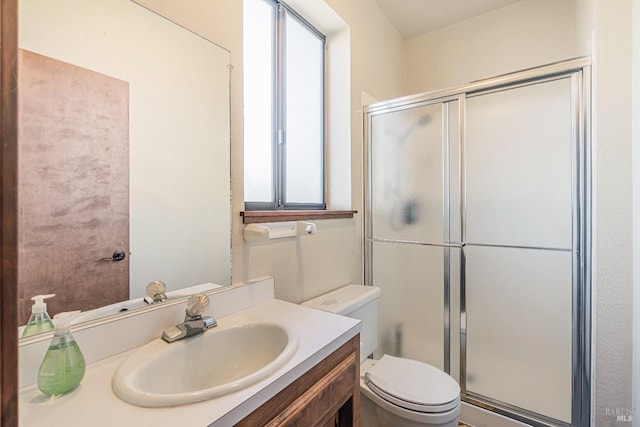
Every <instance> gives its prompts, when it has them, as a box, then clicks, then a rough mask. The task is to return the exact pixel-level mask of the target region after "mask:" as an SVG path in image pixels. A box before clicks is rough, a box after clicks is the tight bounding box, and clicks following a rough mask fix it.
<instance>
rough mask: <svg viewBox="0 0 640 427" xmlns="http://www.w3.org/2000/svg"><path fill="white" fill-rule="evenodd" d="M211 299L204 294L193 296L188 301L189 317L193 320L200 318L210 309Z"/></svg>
mask: <svg viewBox="0 0 640 427" xmlns="http://www.w3.org/2000/svg"><path fill="white" fill-rule="evenodd" d="M209 303H210V301H209V297H208V296H206V295H204V294H196V295H191V296H190V297H189V300H188V301H187V309H186V313H187V317H188V318H191V319H195V318H200V317H202V314H203V313H204V312H205V311H207V310H208V309H209Z"/></svg>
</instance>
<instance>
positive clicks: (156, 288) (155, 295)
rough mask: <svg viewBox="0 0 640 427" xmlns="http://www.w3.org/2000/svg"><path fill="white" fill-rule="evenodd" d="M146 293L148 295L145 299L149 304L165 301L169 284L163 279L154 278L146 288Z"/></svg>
mask: <svg viewBox="0 0 640 427" xmlns="http://www.w3.org/2000/svg"><path fill="white" fill-rule="evenodd" d="M145 293H146V294H147V296H146V297H144V298H143V300H144V302H146V303H147V304H148V305H151V304H157V303H159V302H164V301H166V300H167V285H166V284H165V283H164V282H163V281H162V280H154V281H153V282H149V284H148V285H147V287H146V288H145Z"/></svg>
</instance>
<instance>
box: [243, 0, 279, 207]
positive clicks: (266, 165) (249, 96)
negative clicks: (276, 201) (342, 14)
mask: <svg viewBox="0 0 640 427" xmlns="http://www.w3.org/2000/svg"><path fill="white" fill-rule="evenodd" d="M243 13H244V18H243V19H244V26H243V37H244V41H243V43H244V47H243V49H244V50H243V60H244V64H243V67H244V196H245V200H247V201H251V202H271V201H273V197H274V196H273V178H272V173H273V172H272V171H273V161H272V137H273V133H274V131H273V109H272V105H273V66H272V64H273V39H272V37H270V36H269V35H270V34H273V33H274V31H273V19H274V18H273V14H274V8H273V6H272V5H271V4H269V3H267V2H265V1H264V0H244V9H243Z"/></svg>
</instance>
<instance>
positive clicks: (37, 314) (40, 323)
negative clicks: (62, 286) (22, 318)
mask: <svg viewBox="0 0 640 427" xmlns="http://www.w3.org/2000/svg"><path fill="white" fill-rule="evenodd" d="M55 296H56V294H49V295H36V296H35V297H33V298H31V301H34V304H33V306H32V307H31V317H29V321H28V322H27V326H25V328H24V331H22V338H25V337H30V336H31V335H36V334H39V333H42V332H47V331H52V330H53V322H52V321H51V317H49V313H47V304H46V303H45V302H44V300H45V299H47V298H51V297H55Z"/></svg>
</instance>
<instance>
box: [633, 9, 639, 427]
mask: <svg viewBox="0 0 640 427" xmlns="http://www.w3.org/2000/svg"><path fill="white" fill-rule="evenodd" d="M632 75H633V82H632V84H633V114H632V117H633V123H632V125H633V142H632V143H633V212H634V215H633V218H634V219H633V325H634V328H633V334H634V344H633V402H632V403H633V408H634V409H633V412H634V414H633V416H634V418H636V419H637V420H640V412H639V411H640V326H638V325H640V0H633V72H632ZM636 423H638V422H636Z"/></svg>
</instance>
